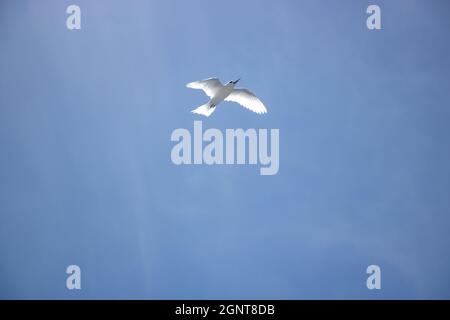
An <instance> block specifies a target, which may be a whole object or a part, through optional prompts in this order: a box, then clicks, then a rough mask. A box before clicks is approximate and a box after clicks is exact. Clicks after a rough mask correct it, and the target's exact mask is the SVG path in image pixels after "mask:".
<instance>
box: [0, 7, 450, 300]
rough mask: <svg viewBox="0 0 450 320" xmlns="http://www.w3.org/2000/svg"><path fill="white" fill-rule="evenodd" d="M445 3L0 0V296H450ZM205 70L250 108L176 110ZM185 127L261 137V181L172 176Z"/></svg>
mask: <svg viewBox="0 0 450 320" xmlns="http://www.w3.org/2000/svg"><path fill="white" fill-rule="evenodd" d="M73 3H75V4H78V5H79V6H80V7H81V11H82V28H81V30H76V31H69V30H67V28H66V26H65V20H66V18H67V14H66V13H65V11H66V7H67V6H68V5H70V4H73ZM369 4H378V5H379V6H380V7H381V12H382V30H380V31H369V30H368V29H367V28H366V22H365V20H366V17H367V15H366V8H367V6H368V5H369ZM449 9H450V6H449V3H448V2H447V1H432V2H430V1H423V0H421V1H418V0H410V1H406V0H404V1H400V0H397V1H379V0H377V1H371V2H368V1H357V0H355V1H339V2H338V1H333V2H332V1H313V0H310V1H234V0H228V1H220V2H219V1H197V0H194V1H80V0H77V1H56V0H55V1H12V0H11V1H2V2H1V4H0V150H1V151H0V152H1V153H0V154H1V157H0V298H8V299H9V298H25V299H29V298H41V299H49V298H60V299H79V298H84V299H91V298H114V299H118V298H125V299H152V298H157V299H166V298H176V299H178V298H182V299H187V298H190V299H203V298H208V299H214V298H218V299H220V298H245V299H250V298H253V299H261V298H277V299H281V298H284V299H317V298H319V299H341V298H349V299H354V298H360V299H380V298H386V299H392V298H413V299H415V298H437V299H442V298H446V299H448V298H450V276H449V274H448V270H449V269H450V256H449V254H448V252H449V245H450V236H449V233H448V230H449V228H450V216H449V215H450V209H449V208H450V197H449V190H450V165H449V164H450V150H449V140H448V139H449V137H450V126H449V125H448V124H449V121H450V110H449V106H450V90H449V79H448V75H449V72H450V64H449V59H448V57H449V56H450V46H449V40H448V30H449V29H450V20H449V19H448V12H449V11H448V10H449ZM211 76H217V77H219V78H220V79H222V81H224V82H225V81H228V80H230V79H236V78H239V77H240V78H242V80H241V82H240V83H239V84H240V85H242V86H245V87H248V88H250V89H251V90H252V91H254V92H255V93H256V94H257V95H258V96H259V97H260V98H261V99H262V100H263V101H264V103H265V104H266V106H267V108H268V110H269V113H268V114H266V115H264V116H259V115H256V114H254V113H251V112H249V111H247V110H244V109H243V108H241V107H239V106H238V105H236V104H231V103H224V104H222V105H220V107H219V108H218V110H217V111H216V112H215V113H214V114H213V115H212V116H211V117H210V118H208V119H205V118H200V116H196V115H193V114H191V113H190V112H189V111H190V110H191V109H192V108H194V107H197V106H199V105H201V104H203V103H204V102H206V97H205V96H204V94H203V93H202V92H200V91H193V90H190V89H187V88H186V87H185V84H186V83H187V82H190V81H194V80H199V79H203V78H207V77H211ZM198 119H201V120H203V126H204V127H205V128H219V129H221V130H225V129H226V128H279V129H280V171H279V173H278V174H277V175H275V176H260V175H259V167H257V166H251V165H249V166H206V165H204V166H193V165H191V166H175V165H174V164H173V163H172V162H171V159H170V151H171V148H172V146H173V145H174V143H173V142H171V141H170V135H171V133H172V131H173V130H174V129H176V128H187V129H189V130H191V131H192V127H193V121H194V120H198ZM71 264H77V265H79V266H80V267H81V270H82V289H81V290H79V291H76V290H74V291H69V290H67V289H66V287H65V281H66V276H67V275H66V274H65V270H66V267H67V266H68V265H71ZM371 264H377V265H379V266H380V267H381V269H382V289H381V290H378V291H377V290H372V291H370V290H368V289H367V288H366V277H367V275H366V273H365V271H366V268H367V266H368V265H371Z"/></svg>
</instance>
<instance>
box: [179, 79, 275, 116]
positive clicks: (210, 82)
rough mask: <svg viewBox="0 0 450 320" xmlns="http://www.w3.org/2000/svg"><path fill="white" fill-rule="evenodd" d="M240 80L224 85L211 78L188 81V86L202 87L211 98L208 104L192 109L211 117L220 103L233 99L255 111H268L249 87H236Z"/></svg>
mask: <svg viewBox="0 0 450 320" xmlns="http://www.w3.org/2000/svg"><path fill="white" fill-rule="evenodd" d="M238 81H239V79H238V80H236V81H229V82H228V83H227V84H226V85H222V83H221V82H220V81H219V79H217V78H209V79H205V80H200V81H195V82H190V83H188V84H187V85H186V86H187V87H188V88H192V89H201V90H203V91H204V92H205V93H206V95H207V96H208V97H209V98H210V100H209V101H208V102H207V103H206V104H204V105H202V106H200V107H198V108H196V109H194V110H192V112H193V113H197V114H201V115H204V116H207V117H209V116H210V115H211V114H212V113H213V112H214V110H215V109H216V106H217V105H218V104H219V103H221V102H222V101H232V102H236V103H239V104H240V105H242V106H243V107H245V108H247V109H249V110H251V111H253V112H256V113H266V112H267V109H266V107H265V106H264V104H263V103H262V102H261V101H260V100H259V99H258V98H257V97H256V96H255V95H254V94H253V93H251V92H250V91H248V90H247V89H235V88H234V87H235V85H236V83H237V82H238Z"/></svg>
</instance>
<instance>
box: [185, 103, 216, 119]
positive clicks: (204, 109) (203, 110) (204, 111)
mask: <svg viewBox="0 0 450 320" xmlns="http://www.w3.org/2000/svg"><path fill="white" fill-rule="evenodd" d="M215 109H216V108H211V107H210V106H209V102H208V103H206V104H204V105H202V106H200V107H198V108H196V109H194V110H192V111H191V112H192V113H197V114H201V115H204V116H206V117H209V116H210V115H211V114H212V113H213V112H214V110H215Z"/></svg>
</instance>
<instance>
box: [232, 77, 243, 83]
mask: <svg viewBox="0 0 450 320" xmlns="http://www.w3.org/2000/svg"><path fill="white" fill-rule="evenodd" d="M239 80H241V78H239V79H237V80H235V81H233V83H234V84H236V83H238V82H239Z"/></svg>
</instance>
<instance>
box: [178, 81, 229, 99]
mask: <svg viewBox="0 0 450 320" xmlns="http://www.w3.org/2000/svg"><path fill="white" fill-rule="evenodd" d="M186 87H188V88H192V89H201V90H203V91H204V92H205V93H206V95H207V96H208V97H210V98H212V97H213V96H214V95H215V94H216V93H217V91H218V90H220V88H222V87H223V86H222V83H220V81H219V79H217V78H208V79H205V80H200V81H194V82H190V83H188V84H187V85H186Z"/></svg>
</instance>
